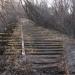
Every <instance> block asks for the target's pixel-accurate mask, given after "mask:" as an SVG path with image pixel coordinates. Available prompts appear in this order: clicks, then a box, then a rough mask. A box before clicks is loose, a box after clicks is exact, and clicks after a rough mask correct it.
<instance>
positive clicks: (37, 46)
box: [5, 21, 65, 75]
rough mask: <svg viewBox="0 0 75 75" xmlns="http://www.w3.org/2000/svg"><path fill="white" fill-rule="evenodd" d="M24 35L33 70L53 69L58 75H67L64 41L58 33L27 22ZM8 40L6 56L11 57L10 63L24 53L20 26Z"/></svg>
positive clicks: (27, 54)
mask: <svg viewBox="0 0 75 75" xmlns="http://www.w3.org/2000/svg"><path fill="white" fill-rule="evenodd" d="M22 24H23V23H22ZM23 33H24V46H25V52H26V59H27V62H28V63H30V64H31V66H32V69H33V70H40V71H44V70H49V69H50V70H52V69H53V70H55V71H57V73H58V74H57V75H65V65H64V64H65V63H64V61H65V58H64V47H63V39H62V38H61V37H60V35H57V34H58V32H56V31H51V30H47V29H45V28H42V27H38V26H35V25H33V24H31V22H29V21H25V23H24V24H23ZM7 38H8V40H7V41H8V43H7V45H6V47H5V48H6V51H5V55H9V56H10V61H11V60H12V61H13V62H14V61H15V60H16V56H19V55H21V51H22V38H21V27H20V25H18V26H17V27H16V28H13V33H12V35H11V36H7ZM62 73H63V74H62Z"/></svg>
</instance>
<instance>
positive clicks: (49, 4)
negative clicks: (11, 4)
mask: <svg viewBox="0 0 75 75" xmlns="http://www.w3.org/2000/svg"><path fill="white" fill-rule="evenodd" d="M15 1H17V2H18V1H19V0H15ZM46 1H47V4H48V7H51V5H52V2H53V0H46ZM34 2H35V3H36V0H34ZM40 2H41V0H38V3H40ZM22 3H23V4H24V1H23V0H22Z"/></svg>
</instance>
